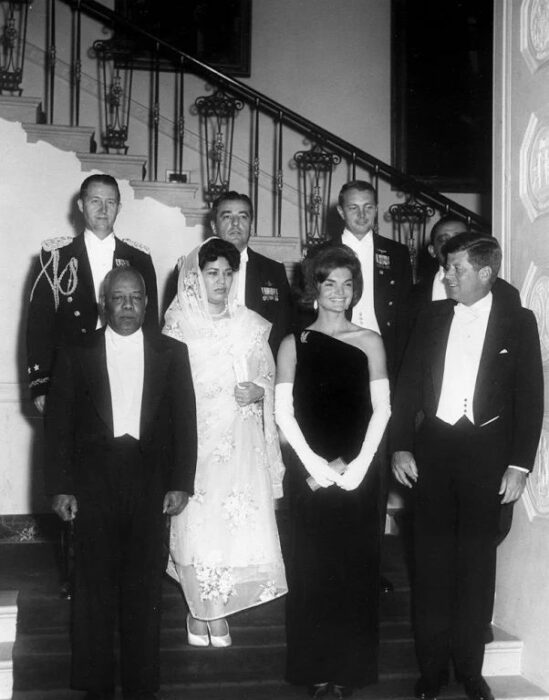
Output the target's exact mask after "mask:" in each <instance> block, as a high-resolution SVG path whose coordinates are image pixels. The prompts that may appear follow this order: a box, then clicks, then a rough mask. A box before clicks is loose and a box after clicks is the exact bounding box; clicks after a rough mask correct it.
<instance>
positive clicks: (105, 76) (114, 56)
mask: <svg viewBox="0 0 549 700" xmlns="http://www.w3.org/2000/svg"><path fill="white" fill-rule="evenodd" d="M93 53H94V54H95V56H96V57H97V59H98V60H99V62H100V66H101V71H100V74H101V75H102V87H103V105H104V113H105V130H104V132H103V138H102V142H103V146H104V147H105V149H106V150H107V153H109V152H110V150H111V149H112V150H115V151H123V152H124V154H126V153H127V152H128V146H127V145H126V142H127V140H128V131H129V121H130V103H131V93H132V79H133V69H132V64H131V58H132V53H133V49H132V45H131V44H130V43H129V42H127V41H124V40H120V39H118V40H116V39H107V40H106V41H101V40H99V41H94V42H93Z"/></svg>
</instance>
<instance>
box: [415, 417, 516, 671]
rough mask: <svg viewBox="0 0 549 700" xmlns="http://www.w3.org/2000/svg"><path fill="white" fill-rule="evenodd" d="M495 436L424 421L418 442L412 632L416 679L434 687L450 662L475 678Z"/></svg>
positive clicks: (487, 567) (495, 522) (495, 499)
mask: <svg viewBox="0 0 549 700" xmlns="http://www.w3.org/2000/svg"><path fill="white" fill-rule="evenodd" d="M498 429H499V426H498V425H497V421H495V422H494V423H493V424H489V425H487V426H485V427H483V428H478V427H476V426H474V425H472V424H471V423H470V422H469V421H468V420H467V419H465V418H463V419H461V420H460V421H459V422H458V423H456V424H455V425H454V426H450V425H448V424H447V423H444V422H443V421H440V420H438V419H426V420H425V421H424V423H423V425H422V426H421V428H420V430H419V433H418V436H417V441H416V454H415V456H416V460H417V464H418V471H419V478H418V481H417V484H416V487H415V489H414V491H415V504H414V538H415V543H414V544H415V573H414V578H415V581H414V632H415V640H416V652H417V657H418V663H419V667H420V671H421V674H422V675H423V676H425V677H426V678H427V679H428V680H429V681H431V682H432V683H434V684H437V683H438V678H439V674H440V672H441V671H442V670H443V669H447V668H448V663H449V661H450V659H451V658H453V661H454V664H455V668H456V673H458V674H460V675H461V676H463V677H468V676H473V677H474V676H478V675H480V673H481V669H482V662H483V658H484V632H485V628H486V622H487V619H488V617H489V615H490V613H491V609H492V604H493V597H494V583H495V569H496V547H497V536H498V527H499V518H500V510H501V505H500V500H501V496H500V495H499V494H498V491H499V487H500V482H501V477H502V475H503V473H504V471H505V469H506V467H507V465H506V463H505V444H504V438H503V436H500V435H498Z"/></svg>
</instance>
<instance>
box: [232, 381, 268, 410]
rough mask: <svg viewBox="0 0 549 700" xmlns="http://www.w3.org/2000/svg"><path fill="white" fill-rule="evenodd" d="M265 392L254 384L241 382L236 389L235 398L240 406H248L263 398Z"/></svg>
mask: <svg viewBox="0 0 549 700" xmlns="http://www.w3.org/2000/svg"><path fill="white" fill-rule="evenodd" d="M264 394H265V390H264V389H263V387H262V386H259V385H257V384H254V383H253V382H239V383H238V384H237V385H236V386H235V388H234V397H235V399H236V403H237V404H238V405H239V406H248V404H251V403H255V402H256V401H259V400H261V399H262V398H263V396H264Z"/></svg>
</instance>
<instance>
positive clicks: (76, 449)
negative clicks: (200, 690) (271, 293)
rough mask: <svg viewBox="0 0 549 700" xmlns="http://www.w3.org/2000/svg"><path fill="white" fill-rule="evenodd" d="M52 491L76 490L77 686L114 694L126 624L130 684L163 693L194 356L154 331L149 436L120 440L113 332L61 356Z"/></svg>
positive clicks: (191, 442)
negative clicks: (165, 576)
mask: <svg viewBox="0 0 549 700" xmlns="http://www.w3.org/2000/svg"><path fill="white" fill-rule="evenodd" d="M45 426H46V445H47V464H46V487H47V490H48V493H50V494H51V495H55V494H72V495H74V496H75V497H76V499H77V504H78V512H77V514H76V518H75V520H74V540H75V565H74V570H75V580H74V593H73V600H72V604H73V608H72V613H73V614H72V649H73V667H72V684H73V686H74V687H76V688H80V689H86V690H95V691H105V690H109V689H111V688H112V687H113V686H114V678H115V669H114V665H115V664H114V650H113V642H114V630H115V623H116V619H117V616H118V618H119V622H120V628H119V631H120V651H121V678H122V687H123V689H124V691H125V692H126V693H130V692H137V691H148V692H154V691H155V690H156V689H157V688H158V682H159V679H158V675H159V673H158V668H159V664H158V647H159V629H160V598H161V595H160V594H161V578H162V573H163V571H164V568H165V564H166V562H165V550H164V547H163V539H164V532H165V524H166V523H165V516H164V515H163V513H162V504H163V498H164V494H165V493H166V491H168V490H182V491H186V492H187V493H188V494H192V493H193V484H194V474H195V467H196V450H197V437H196V410H195V399H194V390H193V385H192V379H191V373H190V366H189V360H188V353H187V348H186V346H185V345H184V344H183V343H179V342H177V341H175V340H172V339H171V338H167V337H165V336H161V335H160V334H158V332H157V333H156V334H154V335H153V334H151V335H150V337H149V336H148V335H145V339H144V379H143V394H142V405H141V420H140V439H139V440H138V441H137V440H135V439H134V438H132V437H130V436H127V435H126V436H123V437H120V438H114V437H113V412H112V400H111V392H110V384H109V377H108V371H107V362H106V350H105V333H104V330H103V329H101V330H99V331H96V332H95V333H93V334H91V335H90V336H88V337H87V338H86V340H85V341H84V342H83V343H82V344H81V345H73V346H67V347H63V348H61V349H60V350H59V352H58V353H57V360H56V365H55V369H54V373H53V378H52V386H51V390H50V393H49V395H48V404H47V410H46V416H45Z"/></svg>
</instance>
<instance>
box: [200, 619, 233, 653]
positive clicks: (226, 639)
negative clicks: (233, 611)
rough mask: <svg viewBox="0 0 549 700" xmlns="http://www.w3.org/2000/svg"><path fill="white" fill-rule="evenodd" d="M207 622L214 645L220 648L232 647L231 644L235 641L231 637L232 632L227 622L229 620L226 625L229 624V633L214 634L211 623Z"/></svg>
mask: <svg viewBox="0 0 549 700" xmlns="http://www.w3.org/2000/svg"><path fill="white" fill-rule="evenodd" d="M206 624H207V625H208V633H209V635H210V643H211V645H212V646H213V647H216V648H217V649H220V648H223V647H230V646H231V644H232V643H233V640H232V639H231V633H230V631H229V623H228V622H227V620H225V625H226V626H227V633H226V634H222V635H215V634H212V630H211V627H210V623H209V622H207V623H206Z"/></svg>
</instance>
